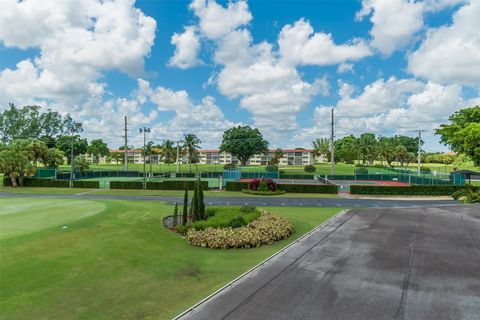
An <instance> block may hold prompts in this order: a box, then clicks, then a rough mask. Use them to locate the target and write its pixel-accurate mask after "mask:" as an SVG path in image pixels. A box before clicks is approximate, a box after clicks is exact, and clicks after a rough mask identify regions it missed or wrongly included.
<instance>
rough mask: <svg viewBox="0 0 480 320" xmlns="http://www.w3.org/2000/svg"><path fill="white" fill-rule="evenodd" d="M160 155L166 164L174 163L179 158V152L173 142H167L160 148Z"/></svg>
mask: <svg viewBox="0 0 480 320" xmlns="http://www.w3.org/2000/svg"><path fill="white" fill-rule="evenodd" d="M160 149H161V151H160V155H161V156H162V158H163V161H164V162H165V163H174V162H175V160H176V158H177V151H176V149H175V146H174V143H173V141H172V140H165V141H164V142H163V143H162V145H161V146H160Z"/></svg>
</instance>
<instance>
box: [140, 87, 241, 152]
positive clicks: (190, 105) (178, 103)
mask: <svg viewBox="0 0 480 320" xmlns="http://www.w3.org/2000/svg"><path fill="white" fill-rule="evenodd" d="M138 87H139V89H138V91H137V94H138V97H139V100H140V101H143V102H144V103H146V102H148V101H150V102H152V103H154V104H155V105H156V107H157V110H158V111H174V112H175V116H174V117H173V118H171V119H170V120H169V121H167V122H166V123H162V124H160V123H159V124H155V125H153V127H152V129H153V131H152V136H154V137H160V138H161V139H167V138H168V139H180V138H182V136H183V133H185V132H193V133H195V134H197V135H198V136H199V137H200V139H201V140H202V141H203V146H204V147H205V146H208V147H217V146H218V142H219V140H220V139H221V137H222V135H223V132H224V131H225V130H227V129H229V128H231V127H233V126H235V125H239V124H240V123H235V122H232V121H230V120H228V119H226V117H225V115H224V114H223V112H222V110H221V109H220V107H218V106H217V105H216V104H215V99H214V98H213V97H211V96H206V97H204V98H203V99H202V100H201V102H200V103H194V102H193V101H192V99H191V98H190V96H189V94H188V93H187V92H186V91H185V90H179V91H174V90H171V89H169V88H164V87H162V86H158V87H156V88H152V87H151V85H150V83H149V82H148V81H145V80H143V79H139V80H138Z"/></svg>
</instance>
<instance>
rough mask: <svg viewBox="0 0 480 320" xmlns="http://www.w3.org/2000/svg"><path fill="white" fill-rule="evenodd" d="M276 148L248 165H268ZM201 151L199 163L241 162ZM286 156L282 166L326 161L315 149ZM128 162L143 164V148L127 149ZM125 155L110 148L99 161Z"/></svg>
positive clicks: (157, 158)
mask: <svg viewBox="0 0 480 320" xmlns="http://www.w3.org/2000/svg"><path fill="white" fill-rule="evenodd" d="M275 152H276V150H269V151H268V152H267V153H264V154H257V155H254V156H253V157H252V158H251V159H250V160H249V161H248V162H247V165H267V164H268V162H269V161H270V159H272V158H273V157H274V156H275ZM198 153H199V163H200V164H227V163H234V164H239V163H240V161H239V160H238V159H237V158H236V157H234V156H232V155H231V154H230V153H228V152H223V151H220V150H216V149H210V150H198ZM283 154H284V156H283V157H282V158H281V159H280V163H279V164H280V165H281V166H288V165H308V164H314V163H319V162H325V159H324V157H315V155H314V152H313V150H310V149H285V150H283ZM127 156H128V163H136V164H143V161H144V159H143V155H142V150H141V149H131V150H128V151H127ZM85 157H86V158H87V160H88V161H90V162H91V163H93V157H92V156H91V155H88V154H86V155H85ZM124 157H125V150H113V149H111V150H110V156H109V157H100V159H99V163H100V164H105V163H116V162H117V159H118V162H119V163H123V159H124ZM146 160H147V163H150V161H151V162H152V163H153V164H158V163H163V162H161V161H160V156H159V155H151V156H147V159H146ZM180 163H184V164H186V163H188V157H187V156H186V155H182V157H181V158H180Z"/></svg>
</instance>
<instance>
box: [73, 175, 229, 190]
mask: <svg viewBox="0 0 480 320" xmlns="http://www.w3.org/2000/svg"><path fill="white" fill-rule="evenodd" d="M197 179H198V178H163V177H147V182H162V181H167V180H168V181H195V180H197ZM201 180H202V181H207V182H208V188H218V187H219V185H220V184H219V179H218V178H201ZM79 181H98V182H100V188H102V189H109V188H110V182H111V181H139V182H141V181H143V177H98V178H87V179H80V180H79Z"/></svg>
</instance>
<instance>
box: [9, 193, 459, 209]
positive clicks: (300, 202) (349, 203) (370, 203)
mask: <svg viewBox="0 0 480 320" xmlns="http://www.w3.org/2000/svg"><path fill="white" fill-rule="evenodd" d="M24 197H27V198H82V199H118V200H155V201H165V202H167V203H175V202H179V203H180V202H182V201H183V197H182V198H180V197H168V196H126V195H97V194H95V193H83V194H33V193H32V194H25V193H0V198H24ZM205 203H206V204H207V205H232V206H237V205H246V204H248V205H253V206H287V207H348V208H355V207H374V208H375V207H377V208H379V207H394V208H395V207H420V206H438V205H453V204H458V202H457V201H454V200H383V199H344V198H272V197H206V198H205Z"/></svg>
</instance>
